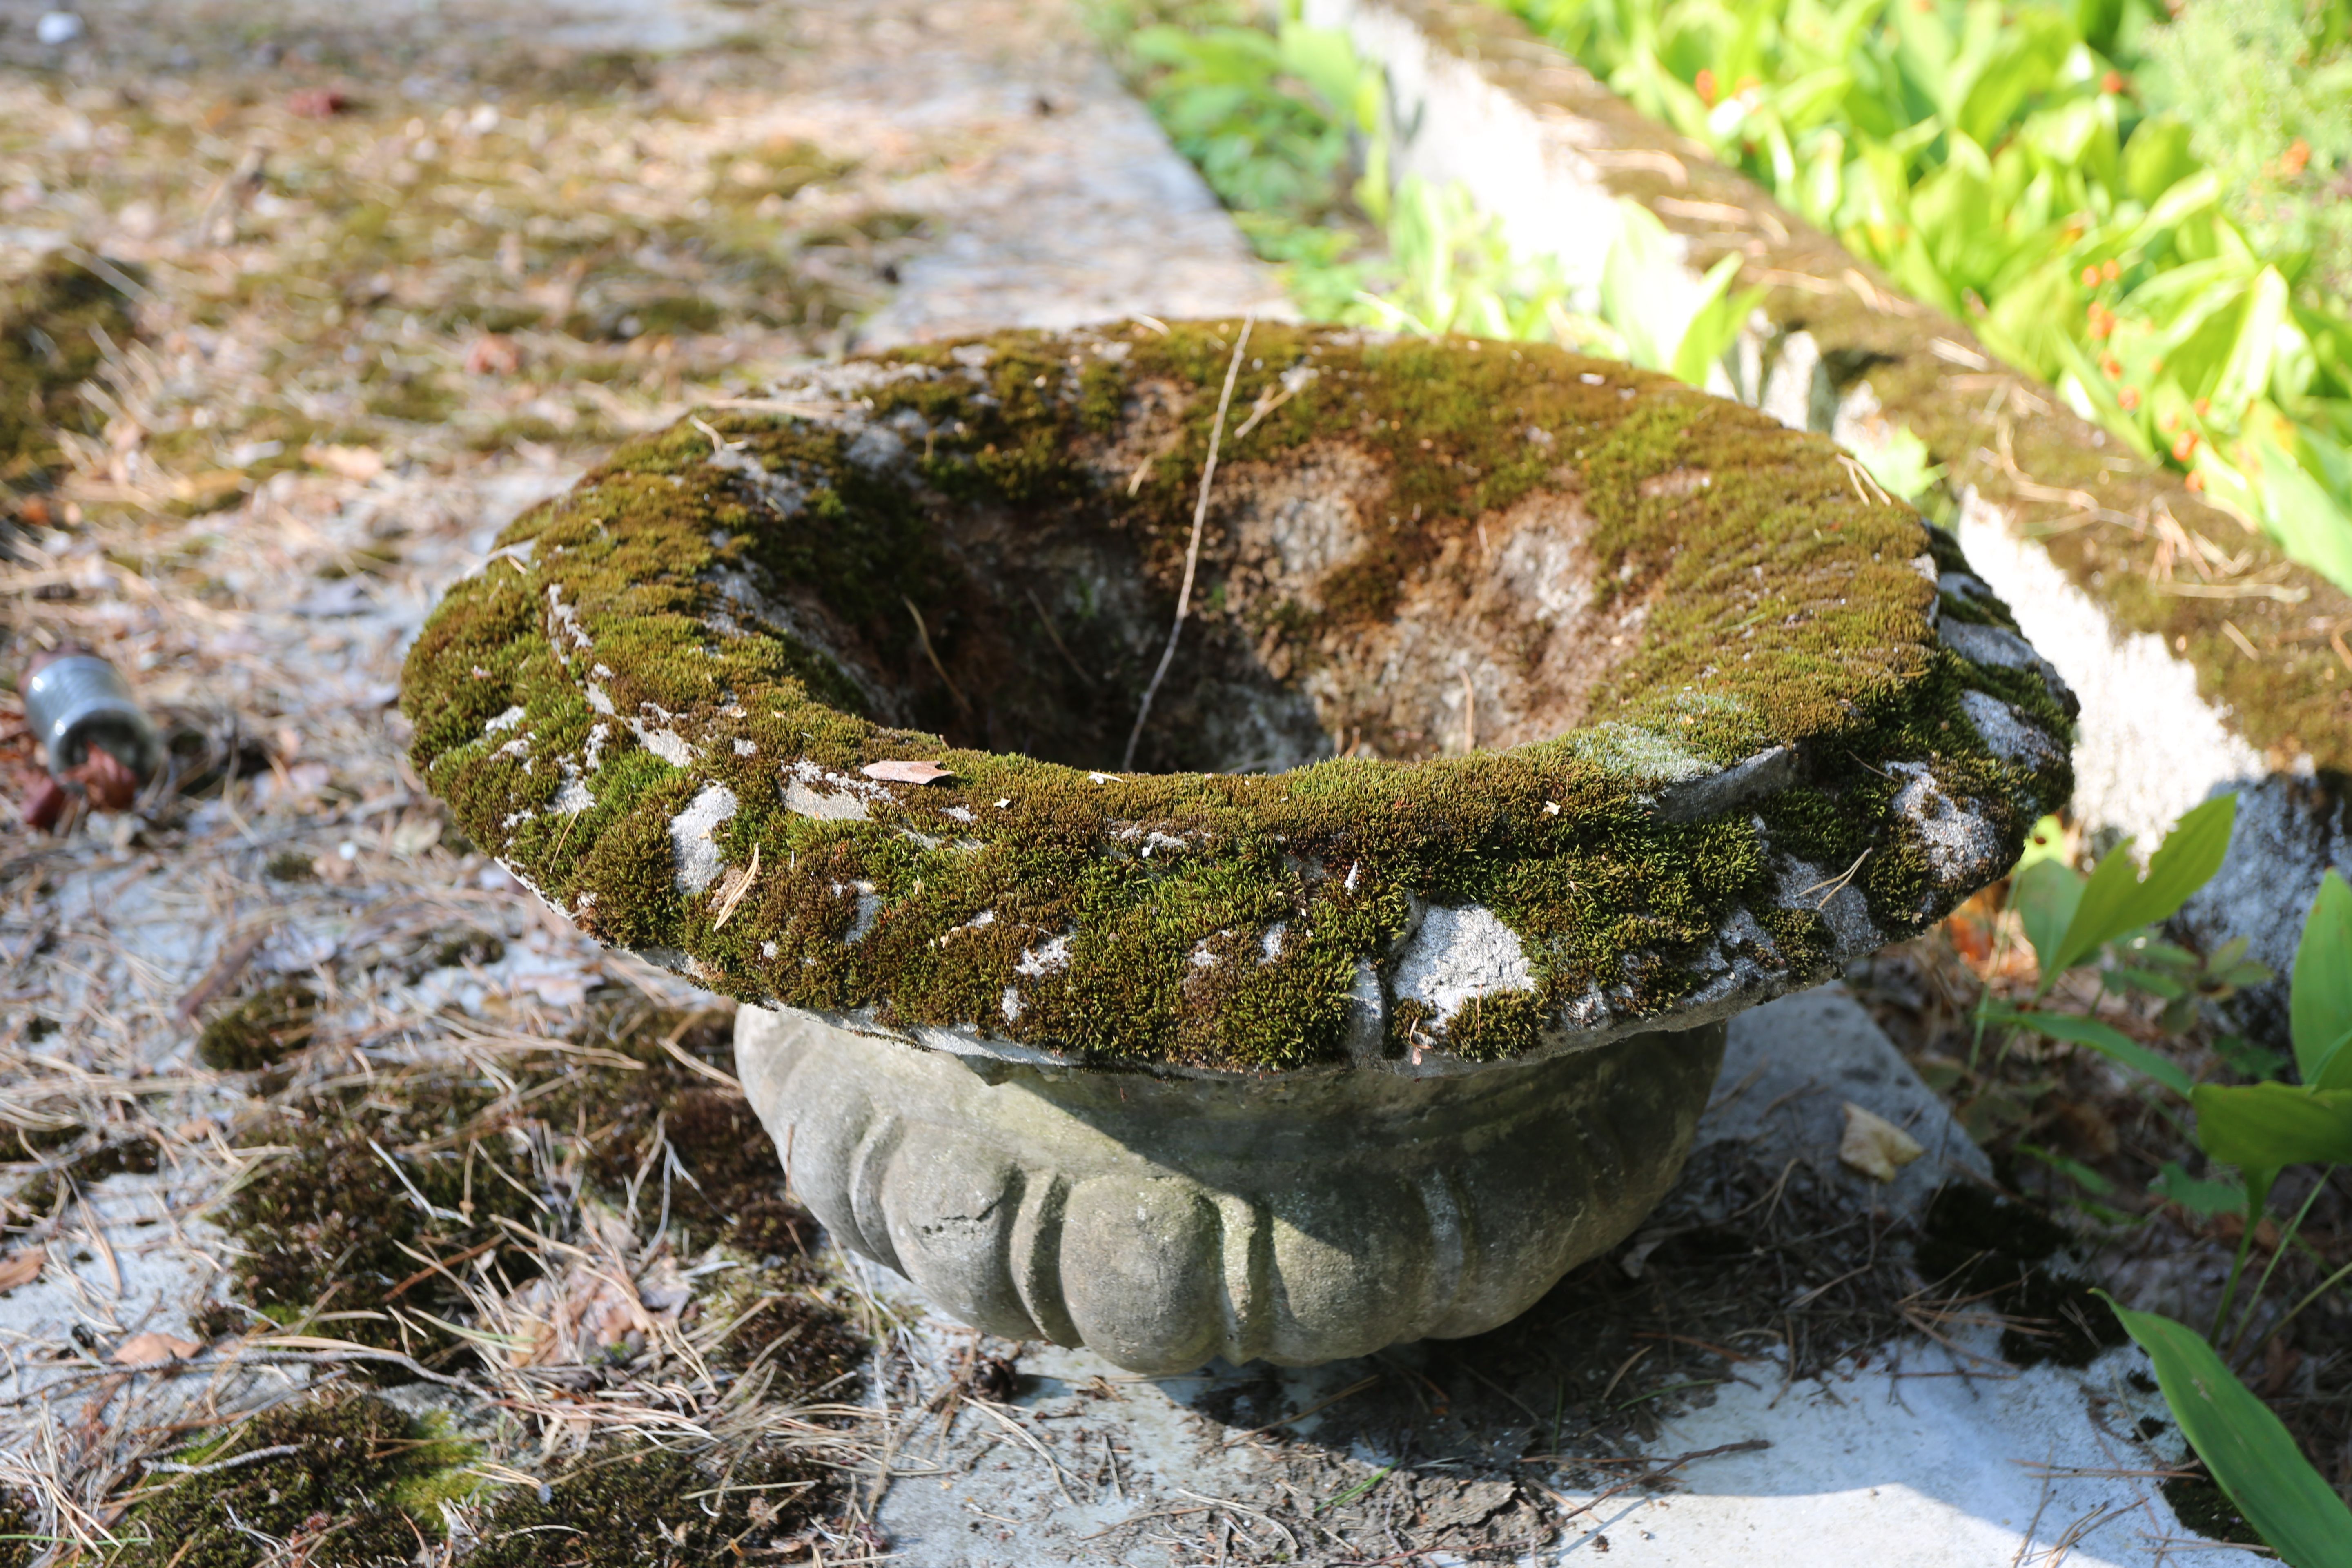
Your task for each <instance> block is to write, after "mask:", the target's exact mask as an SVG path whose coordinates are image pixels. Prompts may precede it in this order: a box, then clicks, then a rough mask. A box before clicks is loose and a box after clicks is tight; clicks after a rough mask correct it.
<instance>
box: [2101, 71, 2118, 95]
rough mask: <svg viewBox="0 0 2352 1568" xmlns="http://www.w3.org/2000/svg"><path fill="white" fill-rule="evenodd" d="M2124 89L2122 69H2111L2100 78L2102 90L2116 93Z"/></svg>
mask: <svg viewBox="0 0 2352 1568" xmlns="http://www.w3.org/2000/svg"><path fill="white" fill-rule="evenodd" d="M2123 89H2124V73H2123V72H2121V71H2109V72H2108V73H2107V74H2106V75H2105V76H2103V77H2101V78H2100V79H2099V90H2100V91H2101V92H2104V93H2109V94H2114V93H2118V92H2121V91H2123Z"/></svg>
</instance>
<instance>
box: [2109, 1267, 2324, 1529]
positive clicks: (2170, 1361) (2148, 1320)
mask: <svg viewBox="0 0 2352 1568" xmlns="http://www.w3.org/2000/svg"><path fill="white" fill-rule="evenodd" d="M2101 1294H2102V1295H2105V1292H2104V1291H2103V1292H2101ZM2106 1301H2107V1305H2108V1306H2109V1307H2112V1308H2114V1309H2115V1314H2116V1318H2117V1319H2118V1320H2119V1321H2121V1322H2122V1323H2123V1326H2124V1330H2125V1331H2126V1332H2127V1333H2129V1334H2130V1335H2131V1337H2132V1338H2133V1339H2135V1340H2137V1342H2139V1347H2140V1349H2142V1350H2144V1351H2146V1352H2147V1359H2148V1360H2149V1361H2150V1362H2152V1363H2155V1366H2156V1381H2157V1384H2158V1386H2159V1387H2160V1388H2162V1389H2163V1390H2164V1402H2165V1403H2166V1404H2167V1405H2170V1406H2171V1407H2172V1414H2173V1417H2174V1419H2176V1420H2178V1421H2179V1423H2180V1430H2181V1434H2182V1435H2183V1436H2186V1437H2187V1438H2188V1439H2189V1446H2190V1447H2194V1448H2195V1449H2196V1450H2197V1457H2198V1458H2200V1459H2202V1460H2204V1461H2205V1468H2207V1469H2209V1470H2210V1471H2212V1472H2213V1479H2214V1480H2215V1481H2217V1482H2219V1483H2220V1485H2221V1489H2222V1490H2223V1491H2225V1492H2227V1493H2229V1495H2230V1500H2231V1502H2233V1503H2235V1504H2237V1505H2238V1511H2239V1512H2240V1513H2242V1514H2244V1515H2245V1516H2246V1522H2247V1523H2249V1524H2251V1525H2252V1526H2253V1527H2254V1528H2255V1529H2256V1530H2258V1531H2261V1532H2262V1536H2263V1540H2264V1541H2266V1542H2269V1543H2270V1545H2271V1549H2272V1550H2273V1551H2274V1552H2277V1553H2278V1554H2279V1555H2280V1556H2281V1557H2282V1558H2284V1560H2285V1561H2286V1562H2287V1563H2289V1564H2290V1565H2291V1568H2352V1509H2347V1508H2346V1507H2345V1506H2344V1500H2343V1499H2342V1498H2339V1497H2337V1496H2336V1491H2335V1489H2334V1488H2332V1487H2330V1486H2329V1485H2328V1484H2327V1482H2326V1480H2325V1479H2322V1478H2321V1476H2320V1474H2319V1472H2318V1471H2317V1470H2315V1469H2313V1468H2311V1461H2310V1460H2308V1459H2306V1458H2304V1457H2303V1451H2302V1450H2301V1449H2299V1448H2297V1447H2295V1446H2294V1438H2293V1437H2290V1436H2287V1430H2286V1428H2285V1427H2284V1426H2282V1425H2280V1423H2279V1418H2278V1417H2277V1416H2275V1415H2272V1414H2271V1413H2270V1410H2269V1408H2268V1407H2267V1406H2265V1405H2263V1402H2262V1401H2261V1400H2259V1399H2257V1398H2255V1397H2254V1396H2253V1394H2252V1391H2250V1390H2249V1389H2248V1388H2247V1387H2246V1385H2245V1384H2242V1383H2240V1382H2239V1381H2238V1380H2237V1378H2236V1377H2235V1376H2234V1375H2233V1374H2232V1373H2231V1371H2230V1369H2229V1367H2228V1366H2226V1365H2224V1364H2223V1363H2222V1361H2221V1357H2220V1356H2218V1355H2216V1354H2215V1353H2214V1352H2213V1347H2212V1346H2210V1345H2209V1344H2207V1343H2206V1342H2204V1340H2203V1339H2201V1338H2200V1337H2199V1336H2198V1335H2197V1333H2196V1332H2195V1331H2192V1330H2189V1329H2187V1328H2184V1327H2183V1326H2182V1325H2180V1324H2179V1323H2176V1322H2174V1321H2172V1320H2171V1319H2170V1318H2167V1317H2164V1316H2161V1315H2159V1314H2158V1313H2155V1312H2135V1311H2133V1310H2130V1309H2129V1308H2127V1307H2124V1306H2121V1305H2118V1304H2117V1303H2116V1300H2115V1298H2113V1297H2111V1296H2109V1297H2106Z"/></svg>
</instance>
